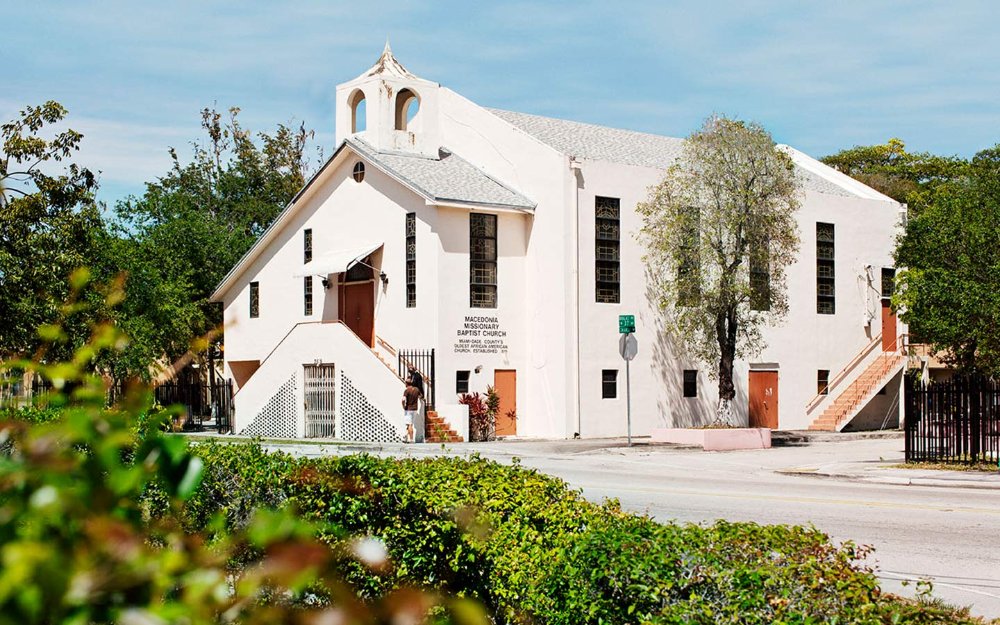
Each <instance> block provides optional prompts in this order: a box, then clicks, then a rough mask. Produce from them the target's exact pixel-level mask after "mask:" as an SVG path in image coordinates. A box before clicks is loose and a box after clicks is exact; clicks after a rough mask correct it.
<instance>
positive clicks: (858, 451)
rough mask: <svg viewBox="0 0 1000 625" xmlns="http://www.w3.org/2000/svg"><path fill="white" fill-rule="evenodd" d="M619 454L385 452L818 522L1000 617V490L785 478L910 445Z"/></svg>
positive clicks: (590, 449) (658, 510) (706, 510)
mask: <svg viewBox="0 0 1000 625" xmlns="http://www.w3.org/2000/svg"><path fill="white" fill-rule="evenodd" d="M607 444H608V443H607V442H605V443H603V444H601V443H597V442H595V443H588V442H587V441H583V442H551V443H544V442H502V443H492V444H488V445H486V444H476V445H471V444H467V445H454V446H451V447H449V448H446V449H444V448H442V447H438V446H431V445H416V446H405V447H404V446H384V447H382V448H381V450H371V449H370V450H369V451H377V453H382V454H386V455H427V454H440V453H448V454H465V453H471V452H473V451H476V452H478V453H480V454H481V455H484V456H487V457H491V458H493V459H496V460H499V461H501V462H509V461H510V459H511V457H512V456H515V455H516V456H518V457H520V458H521V462H522V464H523V465H525V466H530V467H534V468H537V469H539V470H541V471H543V472H545V473H547V474H550V475H554V476H557V477H560V478H562V479H564V480H566V481H567V482H568V483H569V484H570V485H571V486H573V487H575V488H580V489H582V491H583V493H584V495H585V496H586V497H587V498H589V499H591V500H593V501H601V500H603V499H605V498H609V497H617V498H618V499H619V500H620V501H621V504H622V506H623V507H624V508H626V509H629V510H633V511H636V512H647V513H649V514H651V515H652V516H653V517H655V518H656V519H658V520H662V521H668V520H676V521H683V522H698V523H700V522H711V521H714V520H716V519H726V520H730V521H753V522H756V523H794V524H808V523H811V524H813V525H814V526H816V527H817V528H819V529H820V530H822V531H824V532H826V533H827V534H829V535H830V537H831V538H832V539H833V540H835V541H843V540H853V541H855V542H856V543H859V544H866V545H872V546H874V547H875V555H874V559H873V561H871V562H870V564H872V565H874V566H875V567H876V568H877V573H878V575H879V577H880V578H881V579H882V582H883V583H882V586H883V588H884V589H886V590H888V591H891V592H897V593H900V594H905V595H910V596H913V595H914V594H915V593H916V587H915V584H913V585H910V586H909V587H904V586H903V585H902V584H901V580H914V581H915V580H918V579H930V580H931V581H932V582H933V584H934V590H933V594H934V596H937V597H940V598H941V599H944V600H945V601H947V602H949V603H952V604H956V605H969V606H971V608H972V612H973V613H974V614H978V615H982V616H987V617H990V618H1000V489H993V490H989V489H968V488H945V487H927V486H899V485H885V484H872V483H864V482H855V481H847V480H838V479H830V478H819V477H809V476H802V475H785V474H780V473H776V471H777V470H780V469H789V468H796V467H803V466H812V465H820V464H829V463H836V462H859V461H865V462H873V463H878V462H879V461H889V460H894V459H899V461H900V462H901V461H902V444H903V442H902V440H901V439H889V440H857V441H847V442H832V443H814V444H812V445H809V446H806V447H789V448H776V449H771V450H761V451H746V452H726V453H705V452H701V451H697V450H683V449H665V448H656V447H648V446H636V447H632V448H630V449H625V448H620V447H611V448H608V447H606V445H607ZM282 448H284V449H285V450H287V451H292V452H294V453H297V454H302V455H325V454H328V453H345V452H348V451H351V449H350V448H345V447H333V446H323V447H319V446H315V445H313V446H308V445H295V446H293V447H286V446H282Z"/></svg>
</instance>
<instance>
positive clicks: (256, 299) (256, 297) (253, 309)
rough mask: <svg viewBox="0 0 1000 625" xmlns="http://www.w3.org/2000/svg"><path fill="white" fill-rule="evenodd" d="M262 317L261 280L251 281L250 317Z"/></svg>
mask: <svg viewBox="0 0 1000 625" xmlns="http://www.w3.org/2000/svg"><path fill="white" fill-rule="evenodd" d="M257 317H260V282H251V283H250V318H251V319H256V318H257Z"/></svg>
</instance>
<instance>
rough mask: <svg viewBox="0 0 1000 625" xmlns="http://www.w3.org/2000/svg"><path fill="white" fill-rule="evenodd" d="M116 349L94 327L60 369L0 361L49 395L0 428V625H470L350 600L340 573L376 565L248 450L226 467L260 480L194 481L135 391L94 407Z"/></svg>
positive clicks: (190, 465)
mask: <svg viewBox="0 0 1000 625" xmlns="http://www.w3.org/2000/svg"><path fill="white" fill-rule="evenodd" d="M118 343H120V340H119V335H118V333H117V331H116V330H115V329H114V328H112V327H110V326H105V327H98V328H95V331H94V339H93V341H92V342H91V343H90V344H88V345H87V346H86V347H85V348H84V349H83V350H81V351H80V352H78V353H77V356H76V357H75V359H74V360H73V361H72V362H69V363H56V364H49V365H46V364H41V363H29V362H17V363H11V364H10V365H6V364H3V363H0V369H3V368H4V367H8V366H9V367H11V368H14V367H17V368H19V369H22V370H31V371H34V372H36V373H37V374H39V375H41V376H42V377H43V378H44V379H46V380H48V381H51V382H52V383H53V386H54V388H56V389H58V390H56V391H54V392H53V393H52V395H51V396H50V398H49V400H50V405H51V406H53V407H54V409H55V410H57V411H58V412H57V413H49V412H44V411H43V412H39V411H31V410H28V411H21V410H18V411H15V412H13V413H12V412H8V413H5V414H4V415H2V416H6V417H14V418H8V419H0V625H7V624H11V625H13V624H18V625H21V624H25V625H35V624H37V625H57V624H60V625H61V624H65V625H84V624H91V623H93V624H101V623H121V624H123V625H126V624H140V623H141V624H150V625H153V624H157V623H188V624H191V625H200V624H205V625H207V624H210V623H211V624H217V623H229V622H235V623H241V624H246V625H255V624H264V623H301V624H306V623H310V624H312V623H331V622H336V623H345V624H348V623H350V624H355V623H357V624H360V623H373V624H374V623H381V622H418V621H420V620H423V619H425V617H426V616H427V615H428V614H431V615H432V616H433V621H430V622H434V623H456V624H461V625H473V624H475V625H479V624H481V623H483V622H484V619H483V618H482V611H481V608H478V607H477V606H474V605H472V604H471V603H470V602H467V601H463V600H455V599H453V598H448V597H442V596H436V595H431V594H427V593H423V592H420V591H418V590H416V589H412V588H408V587H403V586H402V585H401V584H396V585H393V586H392V587H391V588H387V590H386V592H384V593H380V594H371V593H370V594H367V595H365V596H364V597H363V598H362V596H361V595H360V594H359V592H358V591H357V590H356V589H355V588H353V587H352V586H351V585H350V584H347V583H345V581H344V576H345V575H344V574H345V572H353V571H360V570H367V571H368V575H370V576H371V575H374V573H372V571H375V570H377V569H378V568H380V567H385V566H388V562H387V561H385V558H384V557H381V554H380V553H379V549H378V543H377V541H374V540H371V539H367V538H366V537H365V536H364V535H362V536H361V537H360V538H350V537H348V536H346V535H345V536H343V538H342V539H339V540H338V539H335V538H333V537H334V536H335V535H337V534H338V532H337V531H336V528H335V527H334V526H332V525H328V524H325V523H324V522H323V521H322V519H319V518H318V517H317V522H309V521H307V520H304V519H303V518H301V517H300V516H298V515H296V514H295V511H294V508H292V507H288V506H284V507H283V506H281V505H280V504H281V502H282V501H283V499H284V494H283V493H284V489H285V488H287V485H288V484H289V482H288V480H287V477H288V475H289V472H290V471H291V469H292V468H293V467H295V466H297V464H296V463H294V462H293V461H292V460H291V459H288V458H284V457H281V456H277V455H264V454H263V453H262V452H261V451H260V449H259V447H257V448H254V447H248V448H246V449H244V450H242V453H241V454H239V455H237V456H233V458H234V460H246V459H249V458H251V456H249V455H248V453H249V452H256V453H257V457H256V460H257V463H256V464H255V465H254V466H255V467H256V468H259V469H261V471H262V473H256V472H254V471H253V470H252V468H251V467H248V466H227V465H226V464H224V463H223V462H217V461H218V460H219V459H218V458H216V459H214V460H213V461H215V464H214V465H213V466H212V467H209V468H208V470H207V471H206V468H205V461H204V459H203V458H202V457H199V456H196V455H193V454H192V453H191V452H190V449H189V446H188V442H187V441H186V440H185V439H184V438H182V437H179V436H171V435H168V434H165V433H164V432H162V431H161V428H160V427H158V425H159V423H161V422H162V419H161V417H162V416H167V417H168V416H169V415H168V414H167V413H162V414H161V413H158V412H150V404H151V394H150V393H149V392H148V390H145V389H141V388H136V389H132V391H131V392H129V393H128V394H126V396H125V397H124V399H123V401H122V402H121V403H120V404H119V405H118V406H117V407H116V408H115V409H113V410H109V409H106V408H105V406H104V403H105V392H104V390H105V389H104V385H103V382H102V380H101V378H100V377H99V376H97V375H95V374H93V373H91V372H89V370H90V365H91V364H92V362H93V358H94V357H95V356H96V355H97V354H98V353H99V352H100V350H101V349H104V348H108V347H110V346H113V345H116V344H118ZM136 415H141V416H142V417H143V418H141V419H140V418H137V417H136ZM206 475H207V476H208V479H205V478H206ZM233 476H240V478H241V479H240V481H239V482H237V483H233V482H232V481H226V480H227V478H231V477H233ZM279 478H280V479H279ZM195 494H197V496H196V497H195V496H194V495H195ZM331 529H332V530H333V531H331ZM318 537H323V538H324V540H323V541H320V540H317V538H318ZM373 546H374V556H373V555H372V553H373V548H372V547H373ZM355 576H356V577H359V575H357V574H355ZM362 599H363V600H362Z"/></svg>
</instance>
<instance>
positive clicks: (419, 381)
mask: <svg viewBox="0 0 1000 625" xmlns="http://www.w3.org/2000/svg"><path fill="white" fill-rule="evenodd" d="M407 372H408V373H409V378H410V382H411V383H412V384H413V386H415V387H417V390H418V391H420V396H421V397H423V396H424V376H422V375H420V372H419V371H417V368H416V367H414V366H413V365H410V366H409V368H408V369H407Z"/></svg>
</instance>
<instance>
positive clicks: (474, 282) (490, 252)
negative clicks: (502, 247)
mask: <svg viewBox="0 0 1000 625" xmlns="http://www.w3.org/2000/svg"><path fill="white" fill-rule="evenodd" d="M469 306H470V307H472V308H496V307H497V216H496V215H486V214H483V213H472V214H470V215H469Z"/></svg>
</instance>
